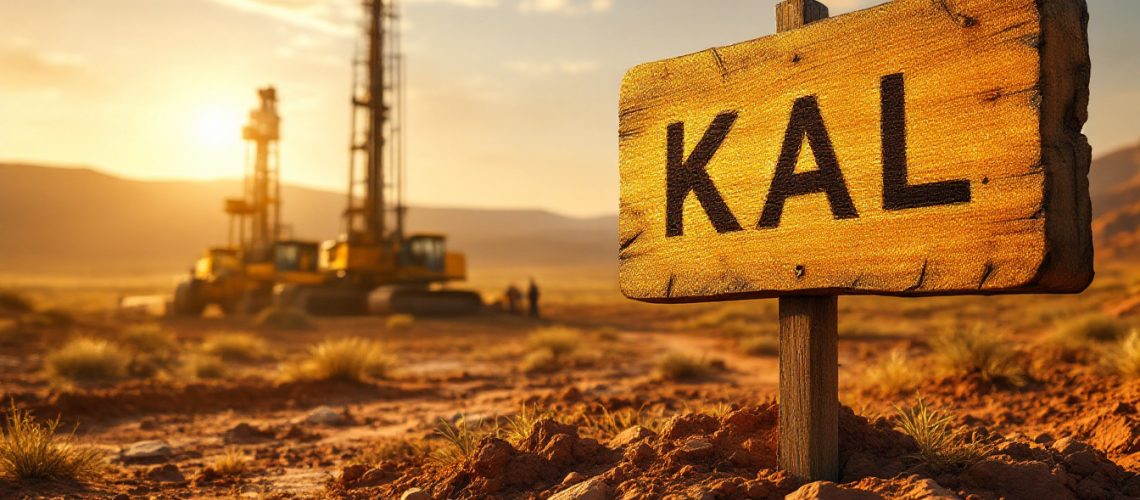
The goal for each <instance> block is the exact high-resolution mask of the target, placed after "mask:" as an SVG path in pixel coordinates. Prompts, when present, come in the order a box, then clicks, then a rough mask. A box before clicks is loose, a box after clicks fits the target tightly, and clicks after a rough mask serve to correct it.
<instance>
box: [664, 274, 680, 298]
mask: <svg viewBox="0 0 1140 500" xmlns="http://www.w3.org/2000/svg"><path fill="white" fill-rule="evenodd" d="M676 282H677V275H676V274H670V275H669V282H668V283H666V284H665V297H669V298H671V297H673V285H674V284H675V283H676Z"/></svg>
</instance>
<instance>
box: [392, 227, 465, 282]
mask: <svg viewBox="0 0 1140 500" xmlns="http://www.w3.org/2000/svg"><path fill="white" fill-rule="evenodd" d="M399 264H400V265H399V266H398V268H399V270H400V274H401V277H402V278H403V279H404V280H407V281H417V280H422V281H430V282H444V281H460V280H464V279H467V262H466V260H465V259H464V257H463V254H460V253H451V252H448V251H447V238H446V237H445V236H443V235H440V234H414V235H412V236H409V237H408V238H407V239H405V240H404V246H403V248H401V249H400V254H399Z"/></svg>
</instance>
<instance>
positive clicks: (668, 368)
mask: <svg viewBox="0 0 1140 500" xmlns="http://www.w3.org/2000/svg"><path fill="white" fill-rule="evenodd" d="M654 374H655V375H656V376H657V378H659V379H661V380H669V381H673V382H686V381H694V380H701V379H704V378H707V377H708V376H709V375H711V374H712V367H711V366H710V365H709V362H708V360H706V359H705V358H698V357H695V356H690V355H688V354H682V353H678V352H674V353H669V354H666V355H665V356H664V357H662V358H661V360H660V361H658V362H657V367H656V369H655V370H654Z"/></svg>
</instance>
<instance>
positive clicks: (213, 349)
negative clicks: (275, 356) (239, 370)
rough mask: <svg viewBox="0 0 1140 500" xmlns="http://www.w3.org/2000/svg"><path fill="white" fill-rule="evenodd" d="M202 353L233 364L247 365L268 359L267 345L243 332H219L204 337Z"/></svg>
mask: <svg viewBox="0 0 1140 500" xmlns="http://www.w3.org/2000/svg"><path fill="white" fill-rule="evenodd" d="M202 352H204V353H206V354H209V355H212V356H217V357H219V358H221V359H223V360H225V361H228V362H233V363H249V362H253V361H257V360H259V359H265V358H268V357H269V355H268V354H269V345H268V344H267V343H266V342H265V341H264V340H262V339H261V338H260V337H258V336H256V335H253V334H251V333H245V332H221V333H215V334H213V335H210V336H208V337H206V341H205V342H203V343H202Z"/></svg>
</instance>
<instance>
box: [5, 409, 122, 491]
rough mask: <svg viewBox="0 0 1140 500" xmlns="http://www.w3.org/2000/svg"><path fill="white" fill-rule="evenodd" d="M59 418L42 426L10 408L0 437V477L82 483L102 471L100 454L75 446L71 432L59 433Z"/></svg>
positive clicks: (94, 477)
mask: <svg viewBox="0 0 1140 500" xmlns="http://www.w3.org/2000/svg"><path fill="white" fill-rule="evenodd" d="M58 430H59V419H56V420H52V421H48V422H45V423H41V422H37V421H36V420H35V419H33V418H32V416H31V415H30V414H29V413H28V412H26V411H23V410H19V409H16V408H15V407H14V406H13V407H12V408H11V409H9V411H8V418H7V420H6V421H5V422H4V427H3V430H2V435H0V476H3V477H5V478H7V479H10V480H14V481H19V482H25V481H42V480H50V481H85V480H90V479H96V478H98V477H99V475H100V474H101V473H102V472H103V469H104V455H103V453H102V452H100V451H99V450H97V449H95V448H89V447H84V446H79V445H77V444H75V431H74V430H73V431H72V432H70V433H66V434H61V433H59V432H57V431H58Z"/></svg>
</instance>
